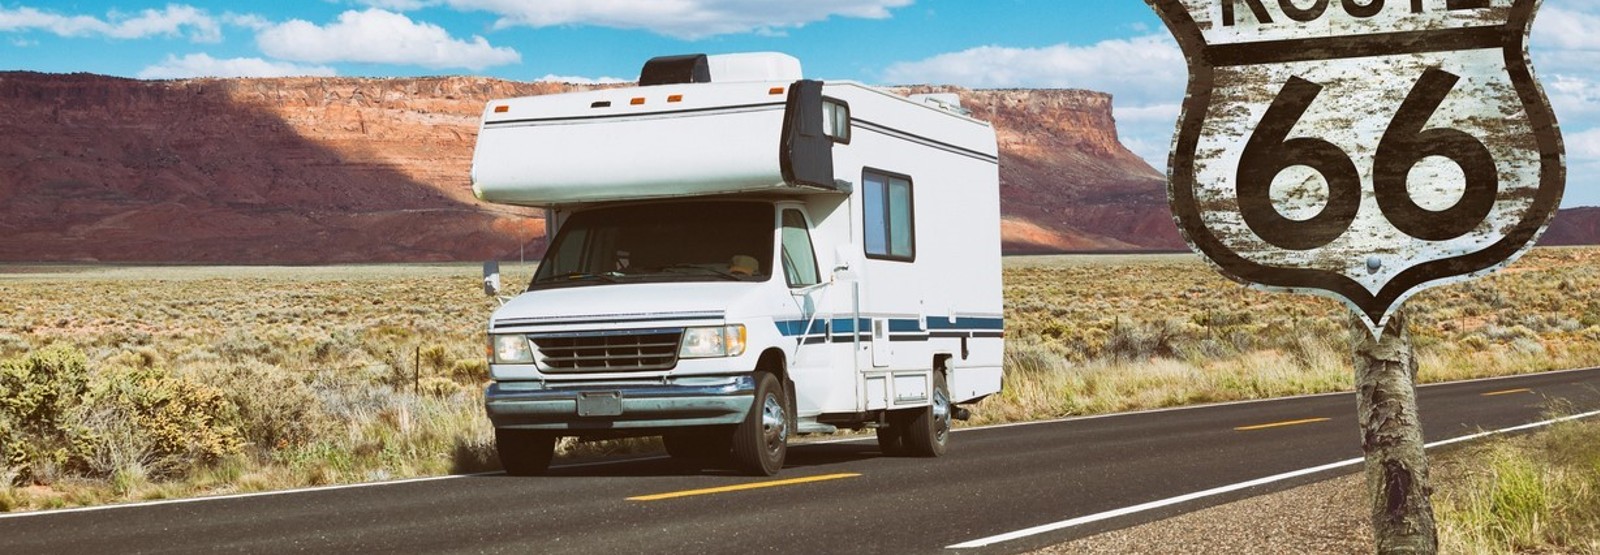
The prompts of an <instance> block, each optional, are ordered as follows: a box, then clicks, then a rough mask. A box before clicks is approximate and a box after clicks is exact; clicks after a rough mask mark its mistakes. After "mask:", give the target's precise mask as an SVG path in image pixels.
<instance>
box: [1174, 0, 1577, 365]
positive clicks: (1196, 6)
mask: <svg viewBox="0 0 1600 555" xmlns="http://www.w3.org/2000/svg"><path fill="white" fill-rule="evenodd" d="M1147 2H1149V3H1150V4H1151V5H1152V6H1153V7H1154V8H1155V9H1156V11H1157V12H1158V13H1159V14H1160V15H1161V17H1162V19H1163V20H1165V21H1166V24H1167V27H1168V29H1170V30H1171V31H1172V33H1173V35H1174V36H1175V37H1176V38H1177V40H1178V43H1179V45H1180V46H1181V47H1182V48H1183V51H1184V53H1185V56H1186V57H1187V58H1188V60H1189V73H1190V81H1189V89H1188V96H1187V98H1186V100H1185V102H1184V106H1183V115H1182V117H1181V119H1180V120H1179V123H1178V133H1177V136H1176V138H1175V140H1174V142H1173V150H1172V155H1171V166H1170V168H1169V169H1170V172H1169V177H1170V184H1169V191H1168V192H1169V195H1168V196H1169V200H1170V202H1171V205H1172V210H1173V215H1174V217H1175V219H1176V220H1177V222H1178V226H1179V228H1180V229H1181V230H1182V231H1183V234H1184V237H1185V238H1186V239H1187V240H1188V242H1189V245H1190V246H1191V247H1193V248H1194V249H1195V250H1196V251H1197V252H1199V253H1201V254H1202V255H1204V256H1205V257H1207V258H1208V259H1209V260H1210V261H1211V262H1212V263H1213V264H1214V265H1215V266H1216V267H1218V268H1219V269H1220V270H1221V271H1222V273H1223V274H1225V275H1228V276H1229V277H1232V278H1233V279H1236V280H1239V281H1242V282H1245V283H1248V284H1252V285H1254V286H1257V287H1261V288H1265V289H1270V290H1279V291H1290V292H1310V293H1317V294H1323V295H1330V296H1333V297H1335V298H1339V299H1341V300H1343V301H1345V302H1346V303H1347V304H1349V305H1350V306H1351V307H1352V308H1353V309H1355V310H1356V311H1357V312H1358V313H1360V314H1363V315H1365V316H1366V319H1367V321H1368V324H1369V325H1370V326H1371V328H1372V330H1373V335H1374V336H1376V335H1378V334H1379V330H1381V329H1382V328H1383V323H1384V321H1385V320H1386V319H1387V318H1388V315H1389V314H1390V313H1391V312H1392V311H1393V310H1395V309H1396V308H1397V307H1399V306H1400V304H1401V303H1403V302H1404V301H1405V300H1406V299H1407V298H1409V297H1410V296H1411V295H1413V294H1415V293H1416V292H1418V291H1420V290H1422V289H1424V288H1427V287H1431V286H1436V285H1442V284H1446V283H1451V282H1455V281H1461V280H1464V279H1468V278H1471V277H1475V276H1480V275H1483V274H1486V273H1489V272H1492V271H1494V270H1496V269H1499V268H1501V267H1503V266H1505V265H1506V264H1509V263H1510V262H1511V261H1512V260H1515V259H1516V258H1517V257H1518V256H1520V255H1521V254H1522V253H1524V252H1526V251H1527V249H1529V248H1531V247H1532V245H1533V243H1534V241H1535V240H1536V239H1537V238H1538V236H1539V234H1541V233H1542V232H1543V231H1544V227H1545V224H1546V223H1547V222H1548V221H1549V219H1550V217H1551V216H1552V215H1553V214H1554V213H1555V211H1556V209H1557V207H1558V206H1559V205H1560V202H1561V193H1562V190H1563V188H1564V185H1565V181H1566V175H1565V164H1564V161H1563V147H1562V143H1561V136H1560V132H1559V130H1558V129H1557V126H1556V121H1555V117H1554V115H1552V113H1551V111H1550V107H1549V102H1548V100H1547V99H1546V98H1545V96H1544V92H1543V90H1542V89H1541V88H1540V87H1539V84H1538V82H1537V81H1536V80H1535V78H1534V76H1533V70H1532V67H1531V65H1530V63H1529V61H1528V55H1527V40H1526V39H1527V36H1528V31H1529V28H1530V26H1531V24H1532V22H1533V16H1534V13H1535V12H1536V11H1537V9H1538V5H1539V2H1538V0H1389V1H1385V0H1147Z"/></svg>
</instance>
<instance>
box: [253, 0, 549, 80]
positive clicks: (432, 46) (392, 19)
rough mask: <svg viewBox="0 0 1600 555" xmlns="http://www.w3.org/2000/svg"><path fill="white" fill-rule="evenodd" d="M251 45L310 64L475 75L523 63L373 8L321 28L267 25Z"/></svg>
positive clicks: (501, 50) (480, 41)
mask: <svg viewBox="0 0 1600 555" xmlns="http://www.w3.org/2000/svg"><path fill="white" fill-rule="evenodd" d="M256 44H257V46H259V47H260V48H261V51H262V52H263V53H265V54H267V55H268V56H272V57H274V58H281V59H284V60H293V61H297V62H312V63H330V62H363V63H379V64H402V65H418V66H422V67H426V68H431V69H439V68H447V67H459V68H466V69H470V70H475V71H476V70H482V69H484V68H487V67H491V66H497V65H504V64H511V63H516V62H519V61H521V60H522V56H521V55H520V54H518V53H517V51H516V50H513V49H511V48H505V47H497V46H491V45H490V44H489V41H488V40H486V39H484V38H483V37H481V36H473V37H472V38H471V40H458V39H455V38H453V37H451V36H450V33H449V32H448V31H445V30H444V28H443V27H440V26H438V25H434V24H431V23H425V22H417V21H412V20H411V18H409V17H406V16H405V15H403V14H398V13H394V12H390V11H385V10H380V9H376V8H374V9H369V10H366V11H359V12H358V11H347V12H344V13H342V14H339V20H338V21H336V22H333V23H330V24H328V25H326V26H319V25H316V24H313V23H311V22H308V21H304V20H299V19H294V20H289V21H286V22H284V23H279V24H276V25H272V26H270V27H268V28H266V29H265V30H263V31H261V33H260V34H259V35H257V36H256Z"/></svg>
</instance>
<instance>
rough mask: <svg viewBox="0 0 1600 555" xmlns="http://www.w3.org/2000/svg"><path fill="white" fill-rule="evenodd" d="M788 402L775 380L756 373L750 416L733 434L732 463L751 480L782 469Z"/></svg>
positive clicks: (772, 377) (767, 374)
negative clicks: (754, 396)
mask: <svg viewBox="0 0 1600 555" xmlns="http://www.w3.org/2000/svg"><path fill="white" fill-rule="evenodd" d="M790 420H791V419H790V418H789V402H788V396H787V395H786V394H785V393H784V391H783V385H782V384H781V383H780V382H779V381H778V378H777V377H775V376H773V375H772V374H770V373H767V372H756V398H755V402H754V403H753V404H752V405H751V407H750V414H748V415H746V416H745V419H744V422H743V423H740V424H739V425H738V427H736V428H734V430H733V436H732V439H733V463H734V466H735V468H737V469H738V470H739V471H741V472H744V473H746V474H749V475H751V476H771V475H774V474H777V473H778V471H779V470H782V469H783V459H784V457H786V456H787V455H788V452H789V432H790V430H789V421H790Z"/></svg>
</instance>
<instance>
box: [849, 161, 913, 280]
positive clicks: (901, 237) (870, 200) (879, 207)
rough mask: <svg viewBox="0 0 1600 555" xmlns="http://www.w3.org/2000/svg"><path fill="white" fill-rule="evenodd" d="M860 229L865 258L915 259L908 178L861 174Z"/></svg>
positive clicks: (871, 173) (876, 173)
mask: <svg viewBox="0 0 1600 555" xmlns="http://www.w3.org/2000/svg"><path fill="white" fill-rule="evenodd" d="M861 182H862V183H863V184H864V185H863V186H862V188H861V191H862V197H861V203H862V214H863V219H864V220H865V221H864V222H863V226H862V227H863V228H864V229H865V230H866V235H867V237H866V239H867V241H866V248H867V257H868V258H883V259H888V260H903V261H910V260H913V259H915V258H916V257H917V243H916V236H915V229H914V227H915V226H914V223H915V222H914V219H913V217H912V213H911V212H912V211H911V198H912V197H911V178H909V177H906V176H901V175H892V174H887V173H880V172H874V171H871V170H868V171H866V172H864V173H863V174H862V178H861Z"/></svg>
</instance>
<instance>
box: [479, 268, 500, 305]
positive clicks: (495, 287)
mask: <svg viewBox="0 0 1600 555" xmlns="http://www.w3.org/2000/svg"><path fill="white" fill-rule="evenodd" d="M483 294H485V295H488V296H490V297H497V296H499V295H500V261H498V260H490V261H488V262H484V263H483Z"/></svg>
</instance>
